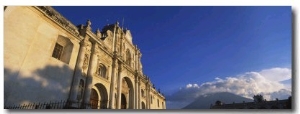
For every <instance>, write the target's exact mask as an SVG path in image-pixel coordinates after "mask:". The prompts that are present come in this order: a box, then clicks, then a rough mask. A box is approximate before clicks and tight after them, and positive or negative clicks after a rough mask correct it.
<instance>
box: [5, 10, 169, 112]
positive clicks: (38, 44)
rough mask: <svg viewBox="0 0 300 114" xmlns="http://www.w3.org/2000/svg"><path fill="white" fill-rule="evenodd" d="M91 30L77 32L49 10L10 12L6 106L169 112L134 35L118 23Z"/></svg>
mask: <svg viewBox="0 0 300 114" xmlns="http://www.w3.org/2000/svg"><path fill="white" fill-rule="evenodd" d="M74 13H75V12H74ZM91 25H92V22H91V21H89V20H88V21H87V22H86V24H84V25H78V26H75V25H73V24H72V23H71V22H70V21H68V20H67V19H66V18H65V17H63V16H62V15H61V14H60V13H59V12H57V11H56V10H55V9H54V8H52V7H49V6H8V7H5V9H4V50H3V51H4V105H14V104H28V103H36V102H49V101H56V100H66V101H68V103H69V104H68V106H69V107H84V108H86V106H87V105H85V104H92V105H90V107H89V108H93V109H101V108H109V109H166V103H165V102H166V101H165V97H164V96H163V95H162V94H161V93H160V92H159V91H157V90H156V89H155V87H154V86H153V84H152V83H151V81H150V78H149V77H148V76H146V75H145V74H143V71H142V63H141V56H142V54H141V51H140V49H139V48H138V47H137V45H134V44H133V43H132V36H131V33H130V31H129V30H123V29H122V28H121V27H120V26H119V23H118V22H116V23H114V24H109V25H106V26H104V27H103V29H102V30H101V31H100V30H99V29H97V30H95V31H92V30H93V29H92V27H91Z"/></svg>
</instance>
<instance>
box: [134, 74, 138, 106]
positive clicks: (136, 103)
mask: <svg viewBox="0 0 300 114" xmlns="http://www.w3.org/2000/svg"><path fill="white" fill-rule="evenodd" d="M137 78H138V76H137V73H136V74H135V90H134V99H135V102H134V108H135V109H138V79H137Z"/></svg>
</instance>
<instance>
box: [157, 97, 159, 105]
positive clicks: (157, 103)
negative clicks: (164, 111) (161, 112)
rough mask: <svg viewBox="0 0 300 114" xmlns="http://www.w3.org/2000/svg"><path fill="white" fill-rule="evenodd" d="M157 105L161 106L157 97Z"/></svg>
mask: <svg viewBox="0 0 300 114" xmlns="http://www.w3.org/2000/svg"><path fill="white" fill-rule="evenodd" d="M157 106H158V107H159V100H158V99H157Z"/></svg>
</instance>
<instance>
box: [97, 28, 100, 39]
mask: <svg viewBox="0 0 300 114" xmlns="http://www.w3.org/2000/svg"><path fill="white" fill-rule="evenodd" d="M96 35H97V36H98V37H101V32H100V30H99V28H98V29H97V30H96Z"/></svg>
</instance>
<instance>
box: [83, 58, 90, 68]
mask: <svg viewBox="0 0 300 114" xmlns="http://www.w3.org/2000/svg"><path fill="white" fill-rule="evenodd" d="M88 62H89V55H88V54H85V55H84V60H83V66H82V68H83V69H86V68H87V66H88Z"/></svg>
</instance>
